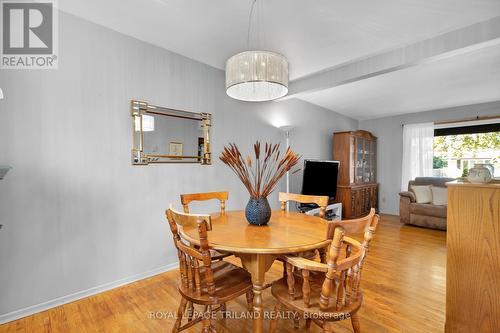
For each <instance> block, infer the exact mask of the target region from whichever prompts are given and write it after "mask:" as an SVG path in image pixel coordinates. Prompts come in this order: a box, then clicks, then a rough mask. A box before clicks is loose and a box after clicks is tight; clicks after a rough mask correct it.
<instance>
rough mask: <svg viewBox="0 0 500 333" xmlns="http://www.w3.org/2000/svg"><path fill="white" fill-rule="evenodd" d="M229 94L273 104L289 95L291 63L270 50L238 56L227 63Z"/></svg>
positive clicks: (249, 100)
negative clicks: (274, 100) (271, 101)
mask: <svg viewBox="0 0 500 333" xmlns="http://www.w3.org/2000/svg"><path fill="white" fill-rule="evenodd" d="M226 93H227V95H228V96H229V97H232V98H234V99H238V100H242V101H248V102H262V101H270V100H273V99H276V98H280V97H283V96H285V95H286V94H287V93H288V60H287V59H286V58H285V57H284V56H282V55H281V54H278V53H274V52H269V51H247V52H242V53H238V54H236V55H234V56H232V57H231V58H229V59H228V60H227V61H226Z"/></svg>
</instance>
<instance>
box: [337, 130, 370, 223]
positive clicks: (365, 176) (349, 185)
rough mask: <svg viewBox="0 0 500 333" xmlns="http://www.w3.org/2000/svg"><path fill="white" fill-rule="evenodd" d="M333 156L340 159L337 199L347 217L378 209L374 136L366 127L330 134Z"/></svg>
mask: <svg viewBox="0 0 500 333" xmlns="http://www.w3.org/2000/svg"><path fill="white" fill-rule="evenodd" d="M333 159H334V160H337V161H340V167H339V175H338V183H337V184H338V185H337V198H336V201H337V202H341V203H342V216H343V217H344V218H346V219H350V218H356V217H360V216H363V215H366V214H368V213H369V212H370V208H372V207H373V208H375V209H378V184H377V178H376V167H377V137H375V136H374V135H373V134H371V133H370V132H367V131H349V132H336V133H334V134H333Z"/></svg>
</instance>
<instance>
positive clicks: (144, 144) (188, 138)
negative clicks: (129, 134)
mask: <svg viewBox="0 0 500 333" xmlns="http://www.w3.org/2000/svg"><path fill="white" fill-rule="evenodd" d="M130 108H131V115H132V128H133V133H134V147H133V148H132V164H134V165H144V164H149V163H201V164H211V152H210V126H211V115H210V114H209V113H195V112H188V111H181V110H175V109H169V108H165V107H160V106H155V105H150V104H148V103H147V102H142V101H135V100H132V101H131V106H130Z"/></svg>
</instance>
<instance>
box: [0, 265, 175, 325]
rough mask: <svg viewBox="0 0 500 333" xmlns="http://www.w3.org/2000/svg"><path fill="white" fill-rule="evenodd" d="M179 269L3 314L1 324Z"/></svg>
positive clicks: (167, 268) (154, 272)
mask: <svg viewBox="0 0 500 333" xmlns="http://www.w3.org/2000/svg"><path fill="white" fill-rule="evenodd" d="M178 267H179V264H178V263H173V264H169V265H165V266H162V267H158V268H155V269H152V270H150V271H147V272H144V273H139V274H135V275H132V276H129V277H126V278H123V279H120V280H116V281H113V282H109V283H105V284H102V285H100V286H97V287H93V288H90V289H87V290H82V291H78V292H76V293H73V294H70V295H66V296H62V297H58V298H55V299H52V300H50V301H47V302H43V303H40V304H36V305H32V306H28V307H26V308H23V309H19V310H15V311H12V312H9V313H6V314H2V315H0V324H5V323H8V322H9V321H12V320H16V319H19V318H23V317H26V316H29V315H32V314H34V313H38V312H41V311H45V310H48V309H51V308H54V307H56V306H60V305H63V304H67V303H71V302H74V301H76V300H79V299H82V298H85V297H88V296H92V295H95V294H99V293H102V292H104V291H108V290H111V289H114V288H117V287H121V286H123V285H126V284H129V283H132V282H135V281H138V280H142V279H145V278H148V277H151V276H154V275H158V274H161V273H164V272H167V271H170V270H173V269H176V268H178Z"/></svg>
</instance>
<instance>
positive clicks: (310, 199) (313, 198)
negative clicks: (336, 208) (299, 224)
mask: <svg viewBox="0 0 500 333" xmlns="http://www.w3.org/2000/svg"><path fill="white" fill-rule="evenodd" d="M278 200H279V201H280V203H281V211H283V212H284V211H285V210H286V203H287V202H289V201H294V202H298V203H302V204H308V203H314V204H316V205H318V206H319V209H320V210H319V217H321V218H322V219H324V218H325V214H326V207H327V206H328V200H329V198H328V197H327V196H322V195H304V194H296V193H285V192H279V193H278ZM325 251H326V249H318V253H319V256H320V258H324V257H325V256H324V253H325ZM297 255H299V256H301V257H304V258H309V259H312V258H314V257H315V256H316V251H308V252H302V253H298V254H297ZM278 260H279V261H282V260H281V259H280V258H278ZM283 276H286V266H285V264H283Z"/></svg>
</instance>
